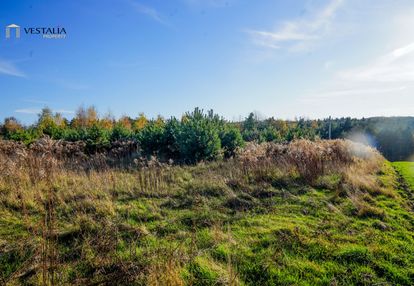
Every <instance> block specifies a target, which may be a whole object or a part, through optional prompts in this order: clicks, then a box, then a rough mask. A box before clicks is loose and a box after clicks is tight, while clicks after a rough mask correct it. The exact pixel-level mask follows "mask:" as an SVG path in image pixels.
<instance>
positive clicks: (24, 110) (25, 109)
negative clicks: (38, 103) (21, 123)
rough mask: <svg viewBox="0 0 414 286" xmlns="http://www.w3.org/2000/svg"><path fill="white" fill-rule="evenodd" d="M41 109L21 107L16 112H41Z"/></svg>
mask: <svg viewBox="0 0 414 286" xmlns="http://www.w3.org/2000/svg"><path fill="white" fill-rule="evenodd" d="M40 111H41V109H40V108H21V109H16V110H15V111H14V112H16V113H23V114H39V113H40Z"/></svg>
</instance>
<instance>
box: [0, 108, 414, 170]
mask: <svg viewBox="0 0 414 286" xmlns="http://www.w3.org/2000/svg"><path fill="white" fill-rule="evenodd" d="M329 129H330V130H331V132H330V133H331V138H332V139H336V138H350V139H351V140H357V141H360V140H362V141H364V143H368V144H370V145H373V146H374V147H376V148H377V149H378V150H379V151H381V152H382V153H383V154H384V156H385V157H386V158H388V159H389V160H392V161H397V160H410V159H412V158H411V156H412V155H413V154H414V137H413V134H414V118H413V117H391V118H385V117H375V118H362V119H352V118H336V119H322V120H309V119H304V118H299V119H296V120H291V121H289V120H281V119H275V118H273V117H271V118H267V119H260V118H258V116H256V115H255V114H254V113H250V114H249V116H248V117H247V118H245V119H244V120H243V121H240V122H230V121H227V120H225V119H224V118H223V117H220V116H219V115H218V114H215V113H214V112H213V111H212V110H210V111H207V112H204V111H203V110H201V109H199V108H195V109H194V110H193V111H192V112H187V113H185V114H184V115H183V116H182V117H181V118H175V117H171V118H169V119H165V118H163V117H161V116H158V117H157V118H153V119H149V118H147V117H146V116H145V115H144V114H140V115H139V116H138V117H136V118H131V117H129V116H123V117H121V118H119V119H115V118H114V117H113V116H111V115H106V116H103V117H99V116H98V112H97V110H96V108H95V107H93V106H91V107H80V108H79V109H78V110H77V112H76V114H75V116H74V118H73V119H71V120H68V119H67V118H65V117H63V116H62V115H61V114H59V113H54V112H53V111H52V110H51V109H50V108H47V107H46V108H43V109H42V111H41V112H40V114H39V115H38V119H37V121H36V123H35V124H33V125H31V126H23V125H22V124H21V123H20V122H19V121H18V120H16V118H13V117H9V118H6V119H5V120H4V122H3V124H1V125H0V138H3V139H6V140H15V141H20V142H23V143H25V144H30V143H32V142H34V141H36V140H37V139H39V138H41V137H43V136H49V137H50V138H52V139H55V140H66V141H72V142H75V141H83V142H85V143H86V146H87V147H86V148H87V152H90V153H94V152H99V151H100V150H103V149H105V148H108V147H109V146H110V145H111V143H112V142H115V141H119V140H134V141H136V142H137V143H138V144H139V146H140V148H141V149H142V153H143V154H144V155H146V156H157V157H158V158H159V159H161V160H173V161H175V162H182V163H196V162H199V161H202V160H215V159H219V158H229V157H232V156H233V155H234V154H235V152H236V151H237V149H238V148H240V147H243V145H244V144H245V142H251V141H255V142H258V143H261V142H277V143H285V142H290V141H292V140H295V139H310V140H316V139H318V138H320V139H329Z"/></svg>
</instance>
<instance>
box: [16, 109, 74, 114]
mask: <svg viewBox="0 0 414 286" xmlns="http://www.w3.org/2000/svg"><path fill="white" fill-rule="evenodd" d="M53 111H54V112H57V113H61V114H74V113H75V111H73V110H66V109H57V110H53ZM14 112H16V113H23V114H39V113H40V112H42V109H41V108H21V109H16V110H15V111H14Z"/></svg>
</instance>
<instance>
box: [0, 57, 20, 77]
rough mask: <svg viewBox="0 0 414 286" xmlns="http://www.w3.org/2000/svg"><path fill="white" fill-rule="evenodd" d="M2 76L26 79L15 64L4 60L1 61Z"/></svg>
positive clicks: (0, 72) (0, 70)
mask: <svg viewBox="0 0 414 286" xmlns="http://www.w3.org/2000/svg"><path fill="white" fill-rule="evenodd" d="M0 74H5V75H8V76H17V77H26V75H25V74H24V73H23V72H22V71H21V70H20V69H19V68H18V67H17V66H16V65H15V64H14V63H13V62H11V61H6V60H2V59H0Z"/></svg>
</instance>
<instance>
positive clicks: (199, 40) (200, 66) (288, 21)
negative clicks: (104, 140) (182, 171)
mask: <svg viewBox="0 0 414 286" xmlns="http://www.w3.org/2000/svg"><path fill="white" fill-rule="evenodd" d="M12 23H14V24H17V25H19V26H21V27H22V28H23V27H26V28H27V27H58V26H59V27H64V28H65V29H66V32H67V35H66V38H65V39H43V38H42V37H41V36H39V35H27V34H25V33H24V31H22V35H21V38H20V39H15V38H13V37H12V38H11V39H6V37H5V27H6V26H7V25H9V24H12ZM413 27H414V3H413V1H412V0H399V1H398V0H375V1H374V0H364V1H360V0H295V1H288V0H283V1H282V0H257V1H252V0H169V1H165V0H152V1H150V0H146V1H145V0H99V1H98V0H82V1H81V0H77V1H75V0H61V1H46V0H36V1H34V0H33V1H23V0H22V1H15V0H2V1H1V2H0V99H1V104H0V117H1V118H4V117H6V116H15V117H17V118H18V119H20V120H21V121H23V122H24V123H31V122H34V120H35V119H36V117H37V116H36V114H37V113H38V112H39V110H40V109H41V108H42V107H44V106H49V107H51V108H52V109H53V110H55V111H59V112H62V113H63V114H64V115H65V116H67V117H69V118H70V117H71V116H73V112H74V111H75V110H76V108H77V107H78V106H79V105H82V104H83V105H92V104H93V105H95V106H96V107H97V108H98V110H99V111H100V113H101V114H102V115H103V114H105V113H107V112H111V113H112V114H114V115H115V116H117V117H119V116H121V115H124V114H127V115H130V116H137V115H138V114H139V113H140V112H145V114H147V115H148V116H150V117H152V116H156V115H158V114H161V115H163V116H165V117H169V116H171V115H173V116H179V115H181V114H182V113H183V112H185V111H188V110H192V109H193V108H194V107H196V106H198V107H201V108H204V109H210V108H212V109H214V110H215V111H216V112H218V113H220V114H222V115H224V116H225V117H226V118H228V119H231V120H237V119H239V118H242V117H245V116H246V115H247V114H248V113H249V112H250V111H257V112H258V113H259V114H262V115H263V116H274V117H276V118H294V117H299V116H305V117H308V118H321V117H326V116H329V115H332V116H352V117H369V116H382V115H383V116H392V115H414V96H413V95H414V93H413V91H414V33H413Z"/></svg>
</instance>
